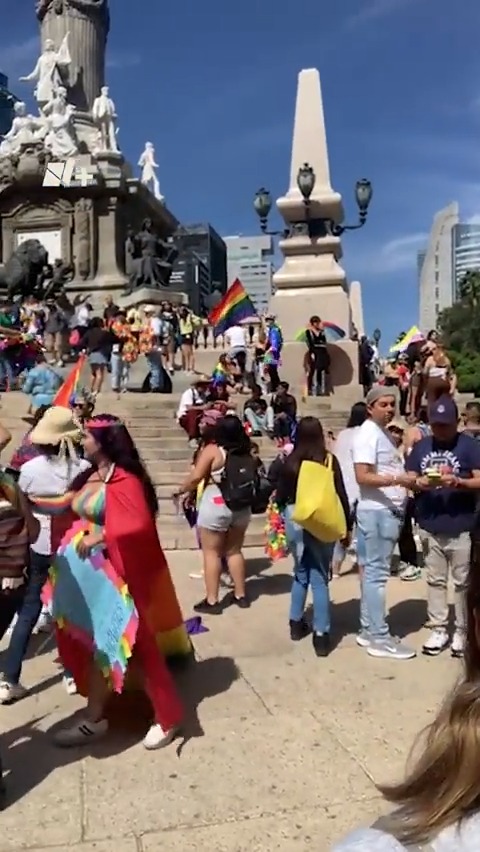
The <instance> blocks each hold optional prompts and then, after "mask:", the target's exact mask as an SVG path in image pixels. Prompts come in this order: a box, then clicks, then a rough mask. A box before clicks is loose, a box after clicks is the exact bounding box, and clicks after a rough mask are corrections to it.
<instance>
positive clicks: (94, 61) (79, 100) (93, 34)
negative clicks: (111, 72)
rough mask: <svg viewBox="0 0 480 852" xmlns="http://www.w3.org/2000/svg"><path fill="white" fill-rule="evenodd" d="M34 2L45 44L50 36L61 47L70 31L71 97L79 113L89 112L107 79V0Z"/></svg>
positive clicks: (56, 45) (46, 0)
mask: <svg viewBox="0 0 480 852" xmlns="http://www.w3.org/2000/svg"><path fill="white" fill-rule="evenodd" d="M35 5H36V13H37V17H38V20H39V22H40V34H41V41H42V48H43V46H44V45H45V41H46V40H47V39H51V40H52V41H53V43H54V44H55V47H57V48H58V47H59V46H60V44H61V42H62V40H63V38H64V37H65V35H66V34H67V32H68V33H69V48H70V54H71V57H72V67H71V71H70V75H69V78H70V79H69V81H68V82H69V86H68V101H69V103H71V104H72V105H73V106H74V107H75V108H76V110H77V111H78V112H79V113H90V112H91V109H92V106H93V102H94V100H95V98H96V97H97V96H98V95H99V94H100V89H101V87H102V86H103V85H104V83H105V52H106V46H107V37H108V31H109V26H110V16H109V10H108V0H36V4H35Z"/></svg>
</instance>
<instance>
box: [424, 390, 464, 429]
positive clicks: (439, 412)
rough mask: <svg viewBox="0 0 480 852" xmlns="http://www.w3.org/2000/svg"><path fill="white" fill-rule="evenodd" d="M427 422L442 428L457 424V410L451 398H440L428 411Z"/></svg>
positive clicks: (445, 396)
mask: <svg viewBox="0 0 480 852" xmlns="http://www.w3.org/2000/svg"><path fill="white" fill-rule="evenodd" d="M428 422H429V423H430V424H431V425H433V424H435V423H437V424H438V425H442V426H453V425H454V424H456V423H458V408H457V406H456V405H455V402H454V401H453V399H452V397H451V396H448V395H447V394H444V395H443V396H440V397H439V398H438V399H437V400H436V402H434V403H433V404H432V405H431V406H430V408H429V409H428Z"/></svg>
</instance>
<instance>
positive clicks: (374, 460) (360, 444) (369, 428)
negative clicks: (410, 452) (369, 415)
mask: <svg viewBox="0 0 480 852" xmlns="http://www.w3.org/2000/svg"><path fill="white" fill-rule="evenodd" d="M355 432H356V434H355V438H354V440H353V463H354V464H369V465H372V467H373V470H374V473H378V474H383V475H385V476H401V475H402V474H403V473H404V471H405V468H404V464H403V457H402V454H401V452H400V450H399V449H398V448H397V447H396V446H395V444H394V443H393V441H392V439H391V438H390V436H389V434H388V432H387V431H386V430H385V429H381V428H380V426H377V424H376V423H375V422H374V421H373V420H366V421H365V423H363V424H362V425H361V426H359V428H358V429H356V430H355ZM359 489H360V498H359V501H358V508H359V509H384V508H387V509H391V508H392V507H394V508H396V509H403V507H404V504H405V501H406V499H407V492H406V490H405V488H402V486H401V485H390V486H387V487H382V488H379V487H376V486H373V485H359Z"/></svg>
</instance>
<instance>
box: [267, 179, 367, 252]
mask: <svg viewBox="0 0 480 852" xmlns="http://www.w3.org/2000/svg"><path fill="white" fill-rule="evenodd" d="M315 183H316V175H315V171H314V170H313V168H312V167H311V166H310V165H309V164H308V163H304V164H303V166H301V167H300V168H299V170H298V174H297V186H298V188H299V190H300V192H301V194H302V196H303V203H304V205H305V220H304V221H302V222H295V223H293V224H292V226H291V228H290V229H288V230H283V231H269V230H268V216H269V214H270V211H271V209H272V196H271V195H270V192H269V191H268V189H265V187H262V188H261V189H259V190H258V192H257V193H256V194H255V198H254V201H253V206H254V208H255V212H256V213H257V215H258V217H259V219H260V228H261V230H262V233H264V234H269V235H270V236H280V235H281V236H284V237H287V236H289V235H290V234H292V233H295V234H301V233H306V234H307V235H308V236H310V237H321V236H327V235H331V236H334V237H340V236H341V235H342V234H343V233H344V232H345V231H356V230H357V229H358V228H363V226H364V225H365V222H366V221H367V216H368V208H369V205H370V201H371V200H372V195H373V188H372V184H371V183H370V181H369V180H367V179H366V178H362V179H361V180H357V182H356V184H355V201H356V203H357V207H358V222H357V224H356V225H344V224H343V223H338V222H334V221H333V219H329V218H322V217H318V216H317V217H312V216H311V215H310V205H311V195H312V193H313V190H314V189H315Z"/></svg>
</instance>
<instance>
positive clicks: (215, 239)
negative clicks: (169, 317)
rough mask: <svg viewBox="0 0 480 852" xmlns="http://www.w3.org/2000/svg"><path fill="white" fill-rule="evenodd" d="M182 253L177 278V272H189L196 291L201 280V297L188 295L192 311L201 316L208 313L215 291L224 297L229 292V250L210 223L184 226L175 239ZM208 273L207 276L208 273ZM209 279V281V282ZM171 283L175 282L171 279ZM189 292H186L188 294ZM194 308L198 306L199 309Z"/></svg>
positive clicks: (198, 294)
mask: <svg viewBox="0 0 480 852" xmlns="http://www.w3.org/2000/svg"><path fill="white" fill-rule="evenodd" d="M175 242H176V244H177V248H178V250H179V257H178V261H177V263H176V264H175V267H174V274H175V272H176V271H178V270H182V269H183V270H184V272H185V270H187V268H188V269H189V270H190V271H189V272H188V274H187V273H186V272H185V274H186V275H187V278H188V280H189V281H190V285H191V286H192V287H193V288H195V286H197V284H195V278H196V277H197V278H198V282H197V283H198V288H200V287H201V290H200V289H199V290H198V293H194V292H193V291H189V299H190V305H191V307H192V310H200V311H201V313H202V315H204V314H205V313H206V312H207V305H208V299H207V302H205V299H206V298H207V297H208V295H209V294H211V293H213V292H214V291H215V290H217V291H220V292H221V293H225V291H226V289H227V248H226V246H225V243H224V242H223V240H222V238H221V236H220V234H218V233H217V232H216V230H215V229H214V228H212V226H211V225H209V224H208V223H206V224H195V225H185V226H183V225H182V227H181V228H180V229H179V231H178V234H177V235H176V236H175ZM205 270H206V273H205ZM207 279H208V281H207ZM171 280H172V282H173V280H174V278H173V276H172V279H171ZM185 292H186V291H185ZM194 305H198V308H197V309H196V308H195V307H194Z"/></svg>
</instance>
